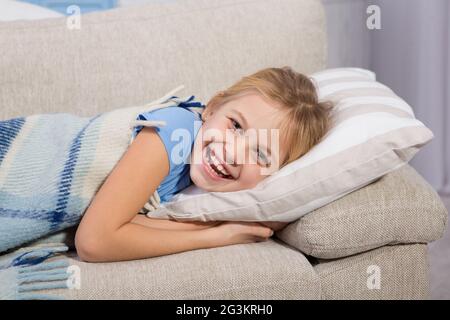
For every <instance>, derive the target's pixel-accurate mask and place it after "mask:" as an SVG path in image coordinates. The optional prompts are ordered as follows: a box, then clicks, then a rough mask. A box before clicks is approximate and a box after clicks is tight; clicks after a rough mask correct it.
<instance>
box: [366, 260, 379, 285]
mask: <svg viewBox="0 0 450 320" xmlns="http://www.w3.org/2000/svg"><path fill="white" fill-rule="evenodd" d="M367 273H368V274H369V276H368V277H367V289H369V290H379V289H381V268H380V267H379V266H377V265H370V266H368V267H367Z"/></svg>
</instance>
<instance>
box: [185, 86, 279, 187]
mask: <svg viewBox="0 0 450 320" xmlns="http://www.w3.org/2000/svg"><path fill="white" fill-rule="evenodd" d="M283 115H284V111H283V110H281V109H280V108H279V106H277V105H275V104H274V103H270V102H269V101H266V99H264V98H263V97H262V96H261V95H259V94H258V93H254V92H251V93H246V94H245V95H241V96H239V97H237V98H235V99H233V100H231V101H228V102H227V103H225V104H223V105H221V106H219V107H217V108H216V109H215V110H209V109H208V108H207V109H205V110H204V111H203V120H204V122H203V125H202V126H201V128H200V130H199V132H198V134H197V136H196V139H195V142H194V147H193V150H192V153H191V159H190V163H191V166H190V176H191V180H192V181H193V183H194V184H195V185H197V186H198V187H199V188H201V189H204V190H206V191H222V192H224V191H237V190H242V189H250V188H253V187H254V186H256V185H257V184H258V182H260V181H261V180H263V179H264V178H265V177H267V176H268V175H270V174H271V173H273V172H275V171H277V170H278V168H279V166H280V163H281V160H282V159H284V157H285V150H284V148H283V144H282V143H280V142H279V141H278V137H279V132H278V129H279V128H278V127H277V125H278V123H279V121H280V120H281V118H282V117H283ZM217 171H220V172H221V173H218V172H217Z"/></svg>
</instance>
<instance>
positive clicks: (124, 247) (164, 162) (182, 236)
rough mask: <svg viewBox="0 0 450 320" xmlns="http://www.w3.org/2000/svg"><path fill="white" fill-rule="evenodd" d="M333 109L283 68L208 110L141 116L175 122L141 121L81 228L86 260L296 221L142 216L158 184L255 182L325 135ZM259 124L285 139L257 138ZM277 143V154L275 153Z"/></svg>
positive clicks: (180, 246) (142, 253)
mask: <svg viewBox="0 0 450 320" xmlns="http://www.w3.org/2000/svg"><path fill="white" fill-rule="evenodd" d="M329 111H330V106H329V104H328V103H319V102H318V97H317V93H316V91H315V87H314V85H313V83H312V82H311V81H310V80H309V79H308V78H307V77H306V76H304V75H302V74H300V73H297V72H295V71H293V70H292V69H291V68H289V67H283V68H267V69H263V70H261V71H259V72H256V73H255V74H252V75H250V76H246V77H243V78H242V79H241V80H240V81H238V82H237V83H235V84H234V85H233V86H231V87H230V88H228V89H227V90H225V91H221V92H218V93H217V94H216V95H214V96H213V98H212V99H211V100H210V101H209V102H208V104H207V105H206V108H205V109H204V110H203V112H202V113H201V116H200V113H195V112H193V111H191V110H189V109H187V108H183V107H182V106H181V107H180V106H174V107H167V108H163V109H158V110H154V111H151V112H147V113H142V114H140V115H139V119H145V120H149V119H154V120H165V121H166V126H163V127H158V128H153V127H142V126H139V127H135V129H134V132H133V138H134V140H132V143H131V144H130V146H129V148H128V150H127V151H126V152H125V154H124V155H123V156H122V158H121V160H120V161H119V162H118V164H117V165H116V166H115V167H114V169H113V170H112V172H111V173H110V174H109V176H108V178H107V179H106V180H105V182H104V183H103V185H102V186H101V188H100V190H99V191H98V192H97V194H96V196H95V197H94V199H93V200H92V202H91V204H90V206H89V208H88V209H87V210H86V212H85V214H84V216H83V218H82V221H81V223H80V225H79V227H78V229H77V233H76V237H75V244H76V249H77V253H78V255H79V257H80V258H81V259H82V260H84V261H90V262H101V261H119V260H132V259H140V258H149V257H155V256H161V255H167V254H172V253H177V252H182V251H187V250H194V249H201V248H213V247H219V246H226V245H232V244H239V243H250V242H257V241H264V240H267V239H268V238H269V237H271V236H272V234H273V231H274V230H275V231H277V230H280V229H281V228H283V227H284V226H285V225H286V223H281V222H261V223H259V222H220V221H217V222H179V221H172V220H164V219H155V218H148V217H146V216H144V215H141V214H137V212H139V211H140V209H141V208H142V207H143V205H144V203H146V201H147V200H148V199H149V197H150V196H151V195H152V194H153V193H154V192H155V190H157V191H158V194H159V195H160V197H161V201H162V202H165V201H169V200H170V199H171V197H172V196H173V195H174V194H176V193H177V192H179V191H180V190H182V189H183V188H185V187H187V186H188V185H189V184H191V183H194V184H195V185H197V186H198V187H199V188H201V189H204V190H206V191H223V192H228V191H237V190H242V189H249V188H253V187H254V186H256V185H257V184H258V182H260V181H261V180H263V179H264V178H265V177H266V176H267V175H268V174H270V173H273V172H275V171H276V170H278V169H279V168H281V167H283V166H285V165H286V164H288V163H290V162H292V161H294V160H296V159H298V158H299V157H301V156H302V155H304V154H305V153H306V152H308V150H310V149H311V148H312V147H313V146H314V145H315V144H317V143H318V142H319V141H320V140H321V139H322V137H323V136H324V134H325V133H326V131H327V129H328V127H329V122H330V121H329ZM200 118H201V119H200ZM196 120H200V121H202V125H201V127H200V128H198V129H195V128H193V127H194V122H195V121H196ZM177 129H186V130H188V131H189V132H190V133H191V135H192V137H193V139H191V140H189V139H188V140H189V141H192V142H191V143H189V144H188V148H187V150H188V151H189V152H188V153H187V154H185V157H184V158H183V159H182V160H183V161H179V160H180V159H178V160H177V159H175V157H174V156H173V155H174V152H173V151H174V150H175V147H176V146H175V144H174V142H173V141H172V140H171V139H170V137H171V133H173V132H174V130H177ZM255 129H256V130H257V131H258V130H279V140H278V141H270V143H266V144H265V145H263V144H262V143H261V142H262V141H261V139H259V138H258V139H254V140H252V141H250V142H249V141H248V139H246V138H247V137H248V136H247V133H248V132H250V130H255ZM230 133H231V134H230ZM274 144H277V146H278V148H276V149H277V150H275V149H272V150H270V149H271V147H270V146H273V145H274ZM239 155H244V159H243V161H238V160H239V159H238V158H239ZM247 155H248V157H247ZM241 160H242V159H241ZM252 160H253V161H252ZM262 169H265V170H266V172H265V173H264V174H263V171H264V170H262Z"/></svg>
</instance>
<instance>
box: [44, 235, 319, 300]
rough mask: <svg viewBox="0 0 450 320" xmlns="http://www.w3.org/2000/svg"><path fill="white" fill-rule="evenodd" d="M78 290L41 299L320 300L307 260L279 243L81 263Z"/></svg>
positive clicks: (76, 261) (60, 291)
mask: <svg viewBox="0 0 450 320" xmlns="http://www.w3.org/2000/svg"><path fill="white" fill-rule="evenodd" d="M70 262H71V265H77V266H79V268H80V269H79V273H78V274H79V276H80V278H79V279H80V280H81V281H80V283H79V284H80V289H70V290H69V289H57V290H46V291H45V292H44V291H40V292H39V293H46V294H56V295H61V296H62V297H64V298H66V299H125V300H126V299H239V300H241V299H257V300H259V299H319V298H320V284H319V278H318V276H317V274H316V273H315V272H314V269H313V267H312V266H311V264H310V263H309V261H308V260H307V259H306V258H305V256H304V255H303V254H302V253H300V252H298V251H297V250H294V249H292V248H289V247H288V246H286V245H283V244H279V243H277V241H274V240H268V241H266V242H259V243H251V244H239V245H232V246H225V247H219V248H211V249H200V250H193V251H187V252H182V253H177V254H172V255H166V256H161V257H155V258H149V259H140V260H133V261H123V262H114V263H86V262H81V261H79V259H78V258H77V256H76V255H72V258H71V259H70Z"/></svg>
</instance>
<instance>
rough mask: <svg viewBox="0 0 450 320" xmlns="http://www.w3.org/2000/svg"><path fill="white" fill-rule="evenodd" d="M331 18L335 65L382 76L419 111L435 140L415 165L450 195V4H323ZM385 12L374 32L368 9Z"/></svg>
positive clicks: (389, 0) (416, 0) (419, 0)
mask: <svg viewBox="0 0 450 320" xmlns="http://www.w3.org/2000/svg"><path fill="white" fill-rule="evenodd" d="M322 2H323V3H324V6H325V11H326V13H327V19H328V26H327V29H328V33H329V48H328V54H329V57H328V59H329V67H339V66H342V67H344V66H359V67H363V68H369V69H371V70H373V71H374V72H375V73H376V74H377V78H378V80H379V81H381V82H383V83H385V84H387V85H388V86H390V87H391V88H392V89H393V90H394V91H395V92H396V93H397V94H398V95H399V96H401V97H402V98H403V99H405V100H406V101H407V102H408V103H409V104H410V105H411V106H412V107H413V109H414V112H415V114H416V117H417V118H418V119H419V120H421V121H422V122H423V123H424V124H425V125H427V126H428V127H429V128H430V129H431V130H432V131H433V133H434V135H435V138H434V139H433V140H432V142H430V143H429V144H428V145H427V146H425V147H424V148H423V149H422V150H421V151H420V152H419V153H418V154H417V156H416V157H415V158H414V159H413V160H412V162H411V164H412V165H413V166H414V167H415V168H416V169H417V170H418V171H419V172H420V173H421V174H422V175H423V176H424V177H425V178H426V179H427V180H428V181H429V182H430V183H431V184H432V185H433V187H434V188H435V189H436V190H438V191H439V192H440V193H441V194H447V195H448V194H450V181H449V176H450V139H449V136H450V132H449V129H448V125H449V124H450V112H449V111H448V105H449V102H450V93H449V91H450V90H449V88H450V79H449V76H450V57H449V53H450V40H449V31H448V30H449V29H450V22H449V20H450V5H449V2H448V1H447V0H433V1H429V0H395V1H393V0H372V1H369V0H322ZM371 4H375V5H378V6H380V9H381V30H368V29H367V27H366V25H365V20H366V19H367V17H368V15H367V13H366V8H367V6H368V5H371Z"/></svg>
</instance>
